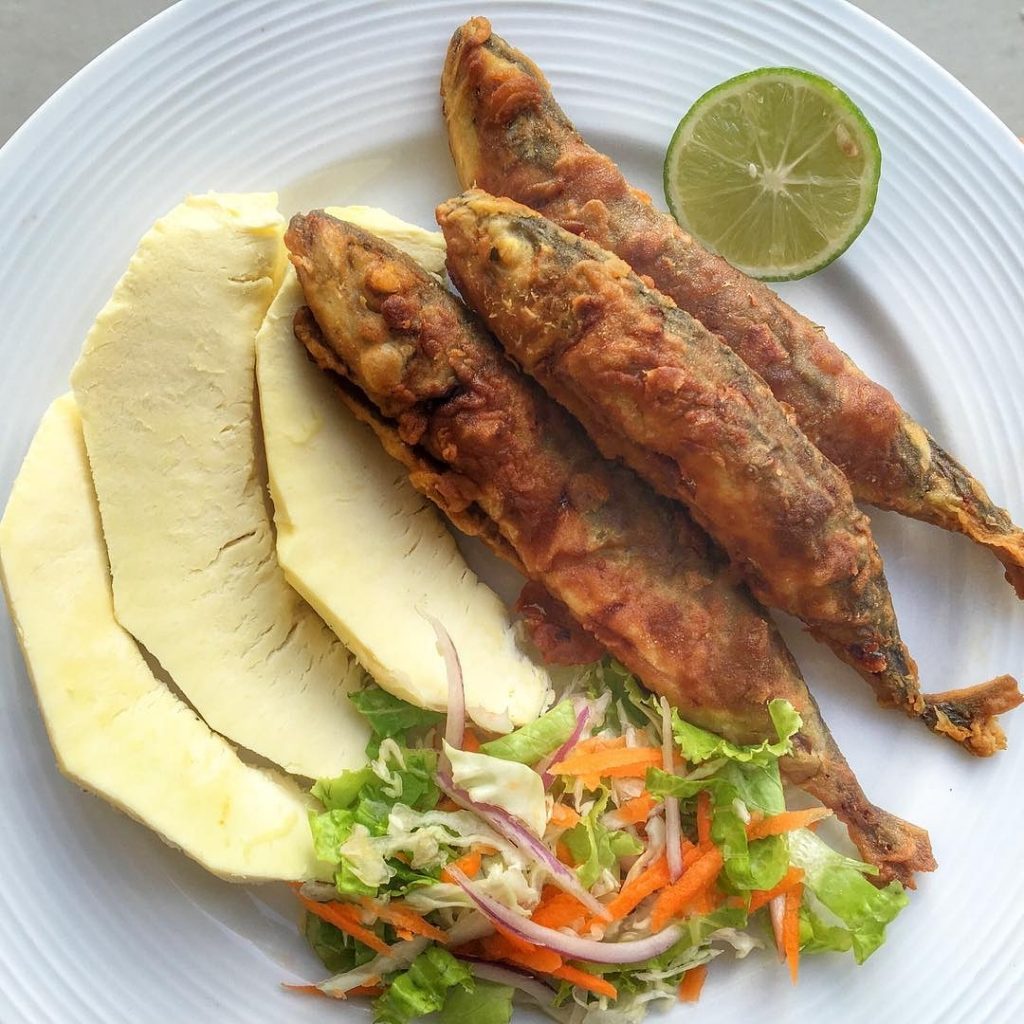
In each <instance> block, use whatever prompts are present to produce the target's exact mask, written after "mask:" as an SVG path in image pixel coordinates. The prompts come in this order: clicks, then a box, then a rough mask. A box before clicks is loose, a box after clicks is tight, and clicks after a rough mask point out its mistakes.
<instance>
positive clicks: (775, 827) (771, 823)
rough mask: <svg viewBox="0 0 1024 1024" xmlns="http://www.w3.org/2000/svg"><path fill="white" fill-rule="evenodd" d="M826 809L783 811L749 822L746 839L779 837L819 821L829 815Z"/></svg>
mask: <svg viewBox="0 0 1024 1024" xmlns="http://www.w3.org/2000/svg"><path fill="white" fill-rule="evenodd" d="M831 813H832V812H831V811H830V810H829V809H828V808H827V807H809V808H808V809H807V810H806V811H783V812H782V813H781V814H773V815H772V816H771V817H770V818H762V819H761V820H760V821H751V822H750V824H749V825H748V826H747V838H748V839H765V838H767V837H768V836H780V835H782V833H783V832H793V831H794V830H796V829H798V828H806V827H807V826H808V825H812V824H814V822H816V821H821V819H822V818H827V817H829V815H831Z"/></svg>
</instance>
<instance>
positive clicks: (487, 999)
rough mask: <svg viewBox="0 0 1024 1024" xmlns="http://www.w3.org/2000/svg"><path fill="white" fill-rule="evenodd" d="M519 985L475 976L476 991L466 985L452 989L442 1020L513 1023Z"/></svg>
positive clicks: (456, 1023) (471, 1023) (445, 1023)
mask: <svg viewBox="0 0 1024 1024" xmlns="http://www.w3.org/2000/svg"><path fill="white" fill-rule="evenodd" d="M514 994H515V989H513V988H512V987H511V986H510V985H498V984H496V983H495V982H493V981H481V980H480V979H479V978H477V979H475V980H474V988H473V989H472V991H470V990H469V989H466V988H464V987H463V986H462V985H456V986H454V987H452V988H450V989H448V998H447V999H446V1000H445V1004H444V1009H442V1010H441V1016H440V1021H441V1024H509V1021H510V1020H511V1019H512V997H513V995H514Z"/></svg>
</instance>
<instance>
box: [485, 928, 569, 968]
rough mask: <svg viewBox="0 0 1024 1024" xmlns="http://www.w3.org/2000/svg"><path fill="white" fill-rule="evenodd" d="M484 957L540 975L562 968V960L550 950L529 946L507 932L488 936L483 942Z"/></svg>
mask: <svg viewBox="0 0 1024 1024" xmlns="http://www.w3.org/2000/svg"><path fill="white" fill-rule="evenodd" d="M483 949H484V956H486V957H487V958H488V959H491V960H505V961H506V962H508V963H510V964H516V965H517V966H519V967H525V968H526V969H527V970H530V971H539V972H540V973H541V974H551V973H552V972H553V971H557V970H558V969H559V968H560V967H561V966H562V958H561V957H560V956H559V955H558V954H557V953H554V952H552V951H551V950H550V949H542V948H541V947H540V946H531V945H530V943H528V942H523V941H522V940H521V939H516V938H515V937H513V936H510V935H509V934H508V933H507V932H506V933H502V934H497V935H489V936H487V938H486V939H484V940H483Z"/></svg>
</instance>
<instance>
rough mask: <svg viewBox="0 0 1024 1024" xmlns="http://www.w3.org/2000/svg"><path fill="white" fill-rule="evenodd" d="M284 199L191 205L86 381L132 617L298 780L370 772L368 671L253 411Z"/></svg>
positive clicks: (149, 259) (122, 618)
mask: <svg viewBox="0 0 1024 1024" xmlns="http://www.w3.org/2000/svg"><path fill="white" fill-rule="evenodd" d="M276 202H277V197H276V196H275V195H273V194H253V195H212V194H211V195H205V196H194V197H191V198H189V199H187V200H186V201H185V202H183V203H182V204H180V205H179V206H177V207H176V208H175V209H174V210H172V211H171V213H169V214H168V215H167V216H166V217H164V218H162V219H161V220H160V221H158V222H157V223H156V224H155V225H154V227H153V228H152V229H151V230H150V231H149V232H148V233H147V234H146V236H145V237H144V238H143V239H142V241H141V242H140V244H139V247H138V249H137V251H136V252H135V255H134V256H133V257H132V260H131V262H130V264H129V266H128V269H127V271H126V272H125V274H124V276H123V277H122V278H121V280H120V282H119V283H118V285H117V287H116V289H115V290H114V294H113V296H112V298H111V299H110V301H109V302H108V303H107V305H106V306H105V307H104V309H103V310H102V311H101V312H100V314H99V316H98V317H97V319H96V323H95V324H94V325H93V327H92V330H91V331H90V332H89V335H88V337H87V339H86V342H85V348H84V350H83V352H82V355H81V357H80V359H79V361H78V364H77V365H76V367H75V369H74V372H73V374H72V385H73V387H74V391H75V398H76V401H77V403H78V407H79V409H80V411H81V415H82V421H83V425H84V431H85V441H86V447H87V450H88V455H89V464H90V467H91V470H92V476H93V481H94V483H95V487H96V493H97V496H98V498H99V507H100V514H101V518H102V522H103V532H104V535H105V537H106V543H107V550H108V552H109V555H110V565H111V571H112V578H113V589H114V609H115V613H116V616H117V619H118V621H119V622H120V623H121V624H122V625H123V626H124V627H125V628H126V629H127V630H128V631H129V632H130V633H132V634H133V635H134V636H135V638H136V639H137V640H138V641H139V642H140V643H141V644H142V645H143V647H145V648H146V649H147V650H148V651H149V652H150V653H151V654H152V655H153V656H154V657H155V658H156V659H157V660H158V661H159V662H160V664H161V665H162V666H163V668H164V669H166V670H167V672H168V673H169V674H170V675H171V677H172V678H173V679H174V681H175V683H176V684H177V685H178V686H179V687H180V688H181V690H182V691H183V692H184V694H185V696H186V697H187V698H188V700H189V701H190V702H191V703H192V704H193V706H194V707H195V708H196V710H197V711H199V713H200V714H201V715H202V716H203V718H204V719H205V720H206V722H207V724H208V725H209V726H210V727H211V728H213V729H215V730H216V731H217V732H220V733H222V734H223V735H225V736H228V737H230V738H231V739H232V740H234V741H235V742H237V743H239V744H241V745H242V746H244V747H247V748H249V749H250V750H252V751H255V752H256V753H258V754H260V755H262V756H264V757H266V758H268V759H270V760H271V761H274V762H275V763H277V764H279V765H281V766H282V767H283V768H285V769H287V770H288V771H290V772H293V773H297V774H301V775H307V776H331V775H336V774H338V773H339V772H340V771H341V770H342V769H345V768H350V767H354V766H356V765H358V764H361V763H363V761H364V757H363V750H364V746H365V741H366V738H367V729H366V726H365V723H364V721H363V720H362V719H361V717H360V716H359V715H358V714H357V712H356V711H355V708H354V707H353V705H352V704H351V702H350V701H349V699H348V695H349V693H350V691H351V690H352V689H353V688H354V687H355V686H356V685H358V683H359V682H360V681H361V679H362V670H361V669H360V668H359V666H358V664H357V663H356V661H355V659H354V658H352V656H351V655H350V654H349V653H348V651H346V650H345V648H344V646H343V645H342V644H341V643H340V642H339V640H338V639H337V637H336V636H335V635H334V634H333V633H332V632H331V631H330V630H329V629H328V628H327V626H326V625H325V624H324V623H323V621H322V620H321V619H320V618H319V617H318V616H317V615H316V613H315V612H314V611H313V610H312V609H311V608H310V607H309V606H308V605H307V604H306V603H305V602H304V601H303V600H302V598H301V597H300V596H299V595H298V594H297V593H296V592H295V590H293V589H292V588H291V587H290V586H289V585H288V583H287V581H286V579H285V576H284V573H283V572H282V570H281V567H280V566H279V565H278V563H277V557H276V555H275V551H274V537H273V529H272V525H271V521H270V514H269V511H268V507H267V500H266V494H265V487H266V476H265V468H264V465H263V462H262V454H261V452H260V449H259V436H258V431H259V427H258V424H257V422H256V419H257V411H256V408H255V387H254V381H255V376H254V371H255V357H256V352H255V339H256V332H257V330H258V329H259V326H260V324H261V322H262V320H263V316H264V314H265V313H266V311H267V307H268V306H269V304H270V301H271V299H272V298H273V295H274V292H275V291H276V288H277V284H278V282H279V280H280V277H281V272H282V269H283V266H284V257H283V245H282V242H281V235H282V230H283V221H282V218H281V216H280V215H279V214H278V212H277V207H276Z"/></svg>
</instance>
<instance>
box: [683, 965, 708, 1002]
mask: <svg viewBox="0 0 1024 1024" xmlns="http://www.w3.org/2000/svg"><path fill="white" fill-rule="evenodd" d="M707 976H708V965H707V964H701V965H700V967H691V968H690V969H689V970H688V971H687V972H686V973H685V974H684V975H683V980H682V981H681V982H680V983H679V998H680V999H681V1000H682V1001H683V1002H684V1003H695V1002H697V1000H698V999H700V990H701V989H702V988H703V987H704V981H705V979H706V978H707Z"/></svg>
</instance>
